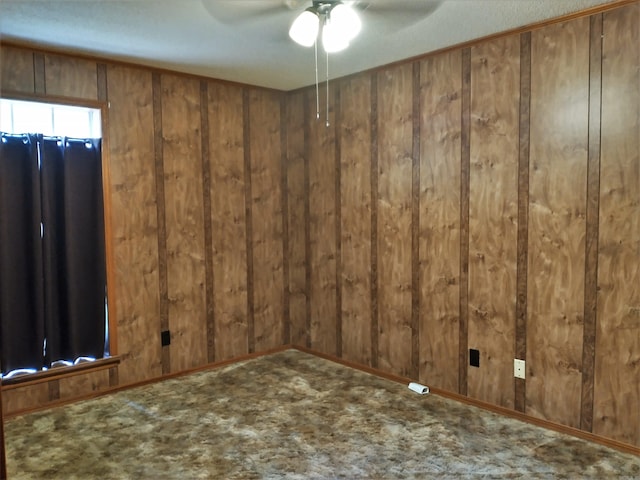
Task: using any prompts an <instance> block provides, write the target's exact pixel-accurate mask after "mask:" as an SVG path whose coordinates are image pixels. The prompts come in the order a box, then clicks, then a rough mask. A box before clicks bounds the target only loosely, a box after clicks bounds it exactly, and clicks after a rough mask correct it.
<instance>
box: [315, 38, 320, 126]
mask: <svg viewBox="0 0 640 480" xmlns="http://www.w3.org/2000/svg"><path fill="white" fill-rule="evenodd" d="M314 46H315V52H316V120H320V89H319V87H318V40H317V39H316V41H315V43H314Z"/></svg>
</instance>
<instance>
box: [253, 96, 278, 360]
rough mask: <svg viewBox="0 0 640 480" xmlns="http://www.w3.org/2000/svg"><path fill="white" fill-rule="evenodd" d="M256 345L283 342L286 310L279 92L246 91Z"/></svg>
mask: <svg viewBox="0 0 640 480" xmlns="http://www.w3.org/2000/svg"><path fill="white" fill-rule="evenodd" d="M249 102H250V103H249V112H250V118H251V120H250V121H251V133H250V142H251V217H252V237H251V240H252V242H253V282H254V296H253V302H254V303H253V305H254V327H255V350H256V351H258V352H259V351H263V350H267V349H270V348H274V347H277V346H280V345H281V344H282V331H283V312H284V299H283V291H284V278H283V275H284V271H283V251H282V238H283V225H282V204H281V201H282V195H281V192H280V188H281V174H280V168H281V152H280V147H281V141H280V97H279V95H278V94H275V93H271V92H266V91H262V90H257V89H256V90H251V92H250V94H249Z"/></svg>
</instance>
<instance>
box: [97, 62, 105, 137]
mask: <svg viewBox="0 0 640 480" xmlns="http://www.w3.org/2000/svg"><path fill="white" fill-rule="evenodd" d="M96 90H97V95H98V100H100V101H102V102H106V101H107V98H108V93H107V64H106V63H98V64H96ZM103 136H104V135H103Z"/></svg>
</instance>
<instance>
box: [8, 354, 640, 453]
mask: <svg viewBox="0 0 640 480" xmlns="http://www.w3.org/2000/svg"><path fill="white" fill-rule="evenodd" d="M290 349H295V350H299V351H301V352H304V353H308V354H310V355H314V356H316V357H318V358H324V359H325V360H329V361H332V362H334V363H337V364H340V365H344V366H346V367H350V368H354V369H356V370H360V371H362V372H365V373H369V374H371V375H375V376H377V377H380V378H385V379H387V380H390V381H392V382H396V383H402V384H408V383H409V382H411V381H412V380H411V379H409V378H407V377H402V376H400V375H394V374H392V373H386V372H382V371H380V370H378V369H376V368H373V367H370V366H367V365H362V364H359V363H355V362H351V361H348V360H344V359H342V358H338V357H336V356H334V355H330V354H326V353H321V352H318V351H316V350H313V349H311V348H309V347H304V346H301V345H283V346H280V347H276V348H272V349H269V350H265V351H263V352H258V353H249V354H247V355H242V356H240V357H236V358H232V359H229V360H223V361H220V362H214V363H210V364H208V365H203V366H201V367H197V368H192V369H189V370H184V371H182V372H177V373H170V374H167V375H162V376H160V377H156V378H152V379H149V380H145V381H142V382H136V383H132V384H129V385H123V386H118V387H115V388H109V389H107V390H102V391H99V392H93V393H90V394H88V395H84V396H82V397H78V398H73V399H66V400H59V401H54V402H51V403H49V404H47V405H44V406H39V407H35V408H29V409H25V410H20V411H15V412H11V413H10V414H8V415H6V416H5V418H13V417H16V416H18V415H24V414H26V413H31V412H36V411H42V410H47V409H49V408H52V407H58V406H62V405H68V404H71V403H75V402H78V401H81V400H90V399H93V398H98V397H103V396H105V395H108V394H111V393H116V392H121V391H125V390H130V389H132V388H137V387H142V386H145V385H150V384H153V383H157V382H160V381H163V380H169V379H172V378H179V377H183V376H186V375H190V374H193V373H198V372H203V371H207V370H213V369H217V368H221V367H224V366H227V365H232V364H235V363H240V362H244V361H247V360H252V359H255V358H259V357H263V356H267V355H272V354H274V353H279V352H283V351H285V350H290ZM112 365H113V363H112V364H111V365H105V367H104V368H110V366H112ZM20 386H24V384H22V385H20ZM8 388H9V387H7V386H4V387H2V389H1V390H5V389H8ZM430 390H431V393H432V394H435V395H439V396H441V397H444V398H449V399H451V400H455V401H458V402H461V403H464V404H467V405H471V406H474V407H478V408H482V409H483V410H487V411H490V412H493V413H497V414H499V415H504V416H506V417H510V418H514V419H516V420H520V421H523V422H525V423H529V424H532V425H535V426H538V427H542V428H546V429H549V430H553V431H556V432H559V433H564V434H568V435H571V436H574V437H577V438H581V439H583V440H587V441H590V442H593V443H597V444H600V445H604V446H606V447H610V448H614V449H616V450H619V451H621V452H624V453H630V454H632V455H637V456H640V447H636V446H634V445H630V444H628V443H624V442H619V441H617V440H613V439H611V438H607V437H603V436H601V435H596V434H593V433H590V432H585V431H583V430H579V429H577V428H573V427H567V426H565V425H560V424H558V423H555V422H550V421H548V420H543V419H540V418H536V417H532V416H529V415H526V414H524V413H522V412H517V411H515V410H510V409H508V408H505V407H500V406H497V405H492V404H490V403H486V402H482V401H480V400H476V399H473V398H469V397H466V396H464V395H460V394H458V393H454V392H449V391H447V390H442V389H439V388H430ZM0 395H1V393H0ZM0 405H1V404H0Z"/></svg>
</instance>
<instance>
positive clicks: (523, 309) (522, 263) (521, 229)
mask: <svg viewBox="0 0 640 480" xmlns="http://www.w3.org/2000/svg"><path fill="white" fill-rule="evenodd" d="M530 112H531V33H530V32H526V33H523V34H522V35H520V119H519V140H518V142H519V145H518V147H519V151H518V239H517V242H518V244H517V266H516V325H515V327H516V328H515V356H516V358H519V359H521V360H526V357H527V270H528V261H529V250H528V237H529V137H530ZM514 408H515V409H516V410H517V411H519V412H524V411H525V408H526V382H525V380H522V379H517V378H514Z"/></svg>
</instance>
